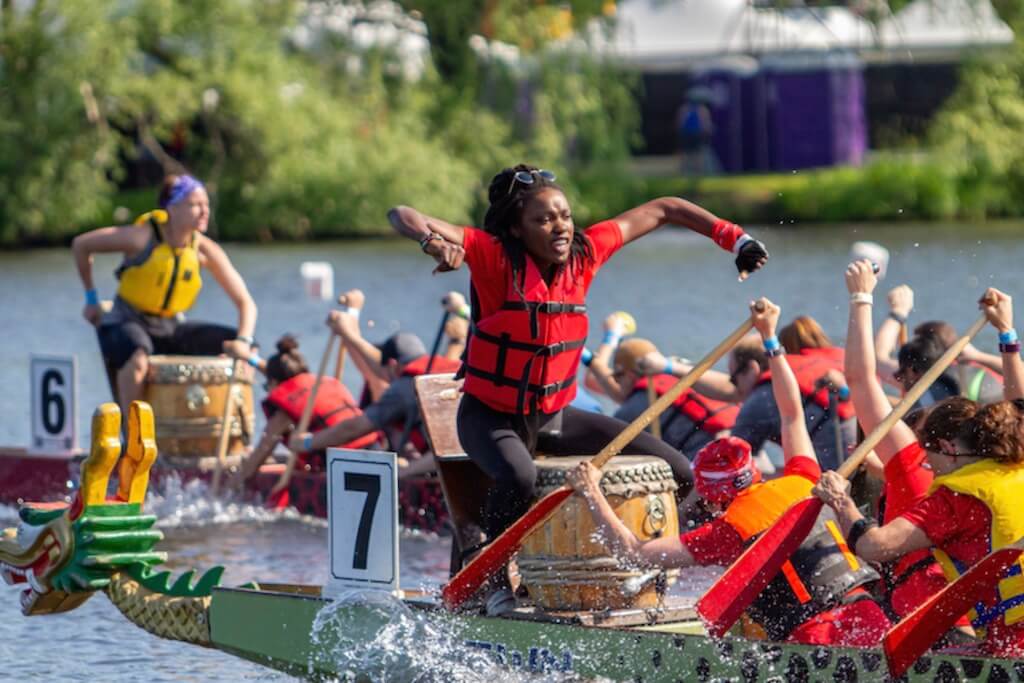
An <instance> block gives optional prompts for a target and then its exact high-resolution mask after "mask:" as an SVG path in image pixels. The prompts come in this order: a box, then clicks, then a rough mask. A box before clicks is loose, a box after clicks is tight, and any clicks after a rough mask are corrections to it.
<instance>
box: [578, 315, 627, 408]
mask: <svg viewBox="0 0 1024 683" xmlns="http://www.w3.org/2000/svg"><path fill="white" fill-rule="evenodd" d="M625 333H626V328H625V323H624V321H623V320H622V316H620V315H619V314H618V313H612V314H610V315H609V316H608V317H606V318H605V319H604V337H603V338H602V339H601V345H600V346H598V347H597V351H596V352H595V353H594V357H593V358H592V359H591V360H590V365H589V367H588V372H589V373H590V375H591V376H592V377H593V378H594V379H595V380H597V383H598V385H599V386H600V387H601V389H602V391H604V393H605V395H606V396H608V398H610V399H612V400H613V401H615V402H616V403H622V402H623V401H625V400H626V399H627V398H629V395H630V393H631V392H632V390H633V387H625V386H622V384H621V383H620V382H619V380H618V377H616V376H615V374H614V372H613V371H612V370H613V368H612V367H611V365H612V358H613V357H614V355H615V349H616V348H618V346H619V342H620V341H621V340H622V337H623V335H625Z"/></svg>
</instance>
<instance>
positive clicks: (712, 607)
mask: <svg viewBox="0 0 1024 683" xmlns="http://www.w3.org/2000/svg"><path fill="white" fill-rule="evenodd" d="M985 322H986V320H985V316H984V315H983V316H981V317H980V318H978V320H977V321H976V322H975V323H974V324H973V325H972V326H971V327H970V329H969V330H967V333H966V334H965V335H964V336H962V337H960V339H958V340H957V341H956V343H955V344H953V345H952V346H950V347H949V348H948V349H946V352H945V353H944V354H942V356H941V357H940V358H939V360H937V361H936V362H935V365H933V366H932V367H930V368H928V371H927V372H925V373H924V375H922V376H921V379H919V380H918V381H917V383H916V384H915V385H914V386H913V387H911V388H910V391H908V392H907V393H906V395H905V396H904V397H903V398H902V399H901V400H900V402H899V403H898V404H896V405H895V406H894V407H893V409H892V412H891V413H889V414H888V415H887V416H886V417H885V419H884V420H882V421H881V422H880V423H879V424H878V426H877V427H875V429H874V430H872V432H871V433H870V434H868V435H867V437H866V438H865V439H864V441H862V442H861V443H860V445H859V446H857V449H856V450H855V451H854V452H853V453H852V454H851V455H850V457H849V458H847V459H846V460H845V461H844V462H843V464H842V465H841V466H840V467H839V469H838V470H836V472H837V473H838V474H839V475H841V476H843V477H845V478H847V479H849V478H850V476H851V475H852V474H853V473H854V472H856V471H857V468H858V467H860V465H861V463H862V462H863V461H864V458H866V457H867V455H868V453H870V452H871V451H872V450H873V449H874V448H875V446H877V445H878V443H879V442H880V441H881V440H882V438H883V437H884V436H885V435H886V434H887V433H888V432H889V430H890V429H892V427H893V425H895V424H896V421H897V420H899V419H900V418H902V417H903V416H904V415H906V414H907V412H909V411H910V409H911V407H913V405H914V404H915V403H917V400H918V399H919V398H921V396H923V395H924V392H925V391H927V390H928V387H929V386H931V384H932V382H934V381H935V380H936V379H938V377H939V375H941V374H942V373H943V371H945V369H946V368H947V367H949V365H950V364H951V363H952V362H953V361H954V360H956V357H957V356H959V355H960V352H961V351H963V350H964V347H966V346H967V345H968V344H969V343H970V342H971V340H972V339H973V338H974V336H975V335H976V334H978V332H979V331H980V330H981V328H982V327H984V326H985ZM822 505H823V503H822V502H821V500H819V499H818V498H806V499H804V500H802V501H800V502H798V503H796V504H794V505H793V506H792V507H790V508H789V509H788V510H786V512H784V513H783V515H782V516H781V517H779V519H778V521H777V522H775V524H774V525H773V526H772V527H771V528H769V529H768V530H767V531H766V532H764V533H763V534H761V536H760V537H758V539H757V540H756V541H754V543H753V544H752V545H751V546H750V547H749V548H747V550H746V552H744V553H743V554H742V555H740V556H739V558H737V560H736V561H735V562H733V563H732V565H731V566H730V567H729V568H728V569H726V570H725V573H724V574H722V576H721V577H720V578H719V579H718V581H716V582H715V584H714V585H713V586H711V588H710V589H709V590H708V592H707V593H705V594H704V597H702V598H701V599H700V600H699V601H698V602H697V613H698V614H699V615H700V617H701V619H703V620H704V626H705V627H706V628H707V632H708V635H710V636H711V637H713V638H721V637H722V636H723V635H725V632H726V631H728V630H729V628H731V627H732V625H733V624H734V623H736V620H737V619H739V618H740V615H741V614H743V611H744V610H745V609H747V607H749V606H750V603H752V602H753V601H754V600H755V599H756V598H757V596H758V595H760V594H761V591H763V590H764V589H765V588H766V587H767V586H768V584H769V582H771V580H772V578H773V577H774V576H775V575H776V574H777V573H778V572H779V570H780V569H781V568H782V565H783V564H784V563H785V562H786V560H788V559H789V557H790V556H791V555H792V554H793V552H794V551H796V549H797V548H799V547H800V544H801V543H803V542H804V539H805V538H807V534H808V533H810V531H811V528H812V527H813V526H814V521H815V520H816V519H817V518H818V514H819V513H820V512H821V508H822Z"/></svg>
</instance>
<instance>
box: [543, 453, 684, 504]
mask: <svg viewBox="0 0 1024 683" xmlns="http://www.w3.org/2000/svg"><path fill="white" fill-rule="evenodd" d="M566 471H567V470H565V469H551V468H544V467H541V468H538V470H537V493H538V495H540V496H543V495H545V494H547V493H550V492H551V491H553V490H555V489H557V488H558V487H560V486H562V485H563V484H565V473H566ZM678 488H679V486H678V485H677V484H676V482H675V480H674V479H673V478H672V468H671V467H669V466H668V463H666V462H664V461H663V460H658V461H657V462H650V463H645V464H643V465H639V466H634V467H629V468H617V469H616V468H614V467H613V468H612V469H610V470H608V471H606V472H605V473H604V476H603V477H601V490H602V491H603V492H604V494H605V495H606V496H619V497H622V498H637V497H639V496H644V495H647V494H651V493H671V492H675V491H676V490H677V489H678Z"/></svg>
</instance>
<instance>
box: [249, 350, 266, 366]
mask: <svg viewBox="0 0 1024 683" xmlns="http://www.w3.org/2000/svg"><path fill="white" fill-rule="evenodd" d="M246 362H248V363H249V365H251V366H253V367H254V368H259V367H260V363H262V362H263V359H262V358H260V354H258V353H254V354H252V355H251V356H249V358H248V360H247V361H246Z"/></svg>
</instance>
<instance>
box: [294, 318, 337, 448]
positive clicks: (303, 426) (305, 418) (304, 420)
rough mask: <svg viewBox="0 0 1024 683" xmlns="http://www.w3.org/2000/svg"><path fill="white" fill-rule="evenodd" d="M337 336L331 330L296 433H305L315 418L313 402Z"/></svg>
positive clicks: (329, 360)
mask: <svg viewBox="0 0 1024 683" xmlns="http://www.w3.org/2000/svg"><path fill="white" fill-rule="evenodd" d="M337 338H338V335H337V333H335V332H331V337H330V339H328V340H327V348H325V349H324V355H323V357H322V358H321V359H320V368H319V369H318V370H317V373H316V381H315V382H313V388H312V389H310V390H309V396H307V397H306V405H305V406H304V407H303V408H302V415H300V416H299V426H298V427H297V428H296V430H295V433H296V434H305V433H306V430H308V429H309V423H310V421H311V420H312V419H313V404H314V403H316V392H317V391H319V390H320V382H321V381H323V378H324V374H325V373H326V372H327V364H328V363H330V362H331V350H332V349H333V348H334V341H335V340H336V339H337ZM341 348H342V349H344V348H345V345H344V344H342V345H341ZM339 360H344V357H343V356H341V357H339Z"/></svg>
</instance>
